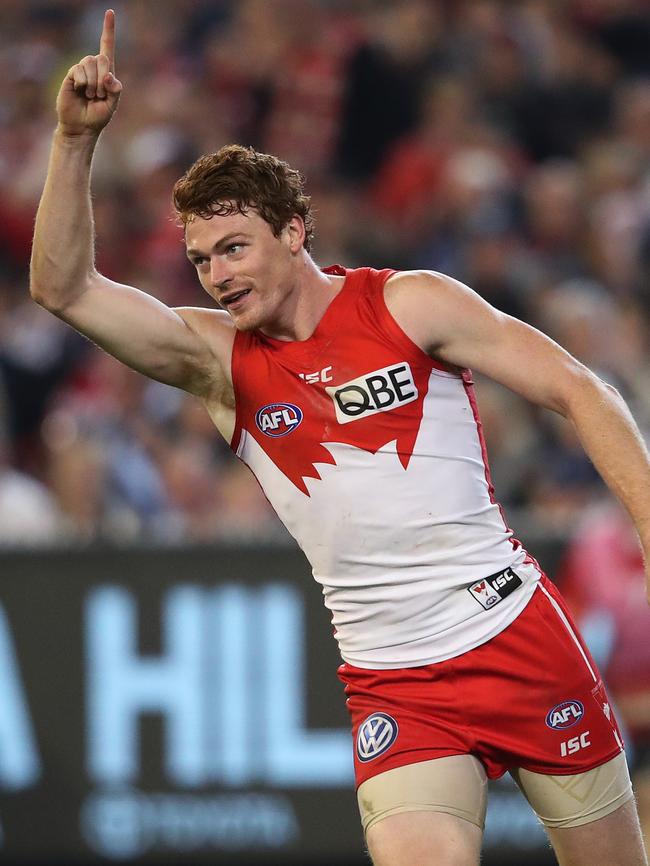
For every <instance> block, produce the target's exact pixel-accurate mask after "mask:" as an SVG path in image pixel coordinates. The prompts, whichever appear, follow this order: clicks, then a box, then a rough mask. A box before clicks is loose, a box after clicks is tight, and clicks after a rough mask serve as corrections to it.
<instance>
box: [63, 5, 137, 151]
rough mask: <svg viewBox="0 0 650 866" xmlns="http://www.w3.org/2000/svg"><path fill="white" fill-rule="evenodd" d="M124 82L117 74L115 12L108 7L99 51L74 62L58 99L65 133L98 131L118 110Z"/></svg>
mask: <svg viewBox="0 0 650 866" xmlns="http://www.w3.org/2000/svg"><path fill="white" fill-rule="evenodd" d="M121 92H122V84H121V82H120V81H118V79H117V78H116V77H115V12H114V11H113V10H112V9H108V10H107V11H106V13H105V15H104V26H103V28H102V35H101V38H100V40H99V54H95V55H88V56H87V57H84V58H83V60H80V61H79V63H76V64H75V65H74V66H71V67H70V69H69V70H68V74H67V75H66V77H65V79H64V80H63V84H62V85H61V89H60V90H59V95H58V97H57V100H56V111H57V114H58V118H59V130H60V131H61V132H62V133H64V134H65V135H86V134H91V135H99V133H100V132H101V131H102V129H103V128H104V127H105V126H106V124H107V123H108V122H109V121H110V119H111V117H112V116H113V114H114V113H115V109H116V108H117V103H118V102H119V99H120V93H121Z"/></svg>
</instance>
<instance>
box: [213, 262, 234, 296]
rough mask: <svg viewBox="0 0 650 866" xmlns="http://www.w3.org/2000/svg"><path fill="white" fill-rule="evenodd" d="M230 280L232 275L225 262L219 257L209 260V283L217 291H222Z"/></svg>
mask: <svg viewBox="0 0 650 866" xmlns="http://www.w3.org/2000/svg"><path fill="white" fill-rule="evenodd" d="M231 280H232V274H231V272H230V269H229V267H228V265H227V263H226V262H223V261H221V259H220V257H219V256H212V258H211V259H210V283H211V284H212V285H213V286H214V287H215V288H217V289H224V288H225V287H226V286H227V285H228V283H229V282H230V281H231Z"/></svg>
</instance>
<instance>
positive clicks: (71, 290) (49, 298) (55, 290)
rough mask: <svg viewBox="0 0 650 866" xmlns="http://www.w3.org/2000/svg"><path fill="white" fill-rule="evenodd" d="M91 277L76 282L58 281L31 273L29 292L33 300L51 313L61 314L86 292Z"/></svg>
mask: <svg viewBox="0 0 650 866" xmlns="http://www.w3.org/2000/svg"><path fill="white" fill-rule="evenodd" d="M89 283H90V279H86V280H76V281H75V282H74V283H67V282H66V283H65V284H64V283H58V282H57V281H56V280H55V279H52V280H47V281H45V280H43V279H42V278H39V277H37V276H35V275H34V274H33V273H32V274H31V275H30V281H29V293H30V295H31V298H32V300H33V301H34V302H35V303H37V304H38V305H39V306H40V307H43V308H44V309H46V310H48V311H49V312H50V313H54V314H55V315H60V314H62V313H63V311H64V310H65V309H66V307H68V306H69V305H70V304H71V303H72V302H73V301H75V300H76V299H77V298H78V297H79V296H80V295H81V294H83V293H84V291H85V289H86V288H87V286H88V284H89Z"/></svg>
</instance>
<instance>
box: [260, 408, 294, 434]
mask: <svg viewBox="0 0 650 866" xmlns="http://www.w3.org/2000/svg"><path fill="white" fill-rule="evenodd" d="M301 421H302V410H301V409H299V408H298V406H294V404H293V403H269V404H268V405H266V406H262V408H261V409H258V411H257V414H256V415H255V423H256V424H257V426H258V427H259V429H260V430H261V431H262V433H264V435H265V436H272V437H273V438H274V439H277V438H278V436H286V435H287V433H292V432H293V431H294V430H295V429H296V427H297V426H298V425H299V424H300V422H301Z"/></svg>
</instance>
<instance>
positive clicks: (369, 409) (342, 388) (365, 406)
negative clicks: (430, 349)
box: [325, 361, 418, 424]
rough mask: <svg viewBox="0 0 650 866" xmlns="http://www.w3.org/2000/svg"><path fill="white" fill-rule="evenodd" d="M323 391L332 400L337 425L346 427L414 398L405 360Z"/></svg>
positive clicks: (413, 386)
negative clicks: (351, 422) (352, 422)
mask: <svg viewBox="0 0 650 866" xmlns="http://www.w3.org/2000/svg"><path fill="white" fill-rule="evenodd" d="M325 390H326V391H327V393H328V394H329V396H330V397H331V398H332V400H333V401H334V408H335V410H336V420H337V421H338V422H339V424H349V423H350V421H358V420H359V419H360V418H368V417H369V416H370V415H376V414H377V413H378V412H389V411H390V410H391V409H395V408H396V407H397V406H405V405H406V404H407V403H412V402H413V400H417V398H418V389H417V388H416V387H415V382H414V381H413V374H412V373H411V368H410V366H409V365H408V364H407V362H406V361H402V362H401V363H399V364H392V365H391V366H390V367H382V368H381V370H373V371H372V373H366V374H364V375H363V376H359V377H358V378H357V379H352V380H350V381H349V382H346V383H345V384H344V385H336V386H335V387H329V388H326V389H325Z"/></svg>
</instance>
